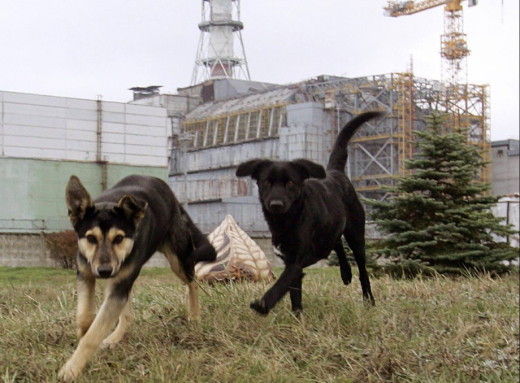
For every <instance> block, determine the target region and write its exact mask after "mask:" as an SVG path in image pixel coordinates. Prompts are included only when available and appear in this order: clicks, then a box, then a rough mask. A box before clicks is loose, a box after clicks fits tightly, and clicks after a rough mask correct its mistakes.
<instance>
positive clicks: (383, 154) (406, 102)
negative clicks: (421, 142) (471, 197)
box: [306, 72, 490, 199]
mask: <svg viewBox="0 0 520 383" xmlns="http://www.w3.org/2000/svg"><path fill="white" fill-rule="evenodd" d="M306 89H307V91H308V92H309V94H310V95H311V96H312V97H313V98H314V99H315V100H316V101H321V102H323V104H324V106H325V107H326V108H327V107H328V108H329V109H330V111H331V113H335V114H336V116H337V117H336V120H337V121H338V129H339V127H340V126H341V125H342V124H343V121H344V120H345V119H346V118H348V117H351V116H352V115H356V114H359V113H361V112H363V111H365V110H371V109H380V110H385V111H387V113H388V114H387V116H386V118H384V119H381V120H376V121H375V122H372V123H368V124H367V125H368V126H366V127H364V128H363V129H362V130H361V131H360V132H359V133H358V134H357V135H356V136H355V137H354V138H353V139H352V141H351V145H350V146H351V147H350V148H349V164H348V165H349V168H348V171H349V172H350V176H351V179H352V181H353V183H354V185H355V186H356V189H357V190H358V192H360V193H361V194H362V195H363V196H364V197H368V198H375V199H382V198H385V194H386V193H385V189H384V187H385V186H390V185H393V184H394V182H395V179H396V177H402V176H405V175H406V174H407V172H408V171H407V170H406V169H405V166H404V164H405V161H406V160H408V159H410V158H412V157H413V151H414V135H413V132H414V130H422V129H424V127H425V126H426V123H425V116H426V115H429V114H432V113H441V114H446V115H447V116H448V118H447V122H446V127H445V129H446V131H448V130H451V129H453V127H461V128H467V131H468V142H469V143H471V144H478V145H479V147H480V148H481V150H482V153H483V156H484V159H486V160H487V159H488V158H489V153H490V139H489V112H488V108H489V107H488V95H487V86H485V85H464V86H462V85H459V86H458V87H454V86H452V85H449V86H444V85H443V84H442V83H440V82H438V81H432V80H426V79H421V78H416V77H414V76H413V74H412V73H408V72H407V73H392V74H388V75H378V76H369V77H362V78H355V79H334V80H327V81H321V82H315V83H309V84H307V85H306ZM453 92H458V93H457V94H455V95H454V94H453ZM453 119H457V121H453ZM481 179H482V181H484V182H489V168H487V167H486V168H484V169H482V173H481Z"/></svg>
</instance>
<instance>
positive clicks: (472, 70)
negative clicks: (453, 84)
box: [0, 0, 519, 140]
mask: <svg viewBox="0 0 520 383" xmlns="http://www.w3.org/2000/svg"><path fill="white" fill-rule="evenodd" d="M463 4H464V27H465V32H466V34H467V40H468V47H469V49H470V50H471V54H470V56H469V59H468V80H469V82H470V83H473V84H489V85H490V93H491V103H490V104H491V105H490V106H491V108H490V111H491V135H492V137H491V138H492V140H502V139H507V138H518V136H519V132H518V131H519V1H518V0H479V2H478V5H477V6H475V7H471V8H467V2H464V3H463ZM384 5H386V1H385V0H368V1H367V0H358V1H345V0H321V1H318V0H314V1H313V0H306V1H303V0H282V1H280V0H255V1H254V0H243V1H242V2H241V20H242V22H243V23H244V30H243V31H242V37H243V41H244V44H245V50H246V55H247V59H248V62H249V69H250V73H251V79H252V80H256V81H265V82H271V83H280V84H287V83H293V82H299V81H302V80H306V79H309V78H312V77H315V76H318V75H321V74H330V75H341V76H346V77H358V76H365V75H374V74H386V73H391V72H402V71H405V70H406V69H407V68H408V67H409V66H410V57H413V68H414V74H415V75H416V76H419V77H425V78H428V79H434V80H440V76H441V75H440V73H441V59H440V53H439V52H440V35H441V34H442V32H443V9H442V7H437V8H435V9H430V10H427V11H423V12H421V13H418V14H415V15H411V16H402V17H399V18H390V17H385V16H384V15H383V9H382V8H383V6H384ZM200 21H201V1H197V0H88V1H87V0H68V1H66V0H45V1H42V0H16V1H4V2H2V7H1V9H0V90H3V91H14V92H24V93H37V94H47V95H56V96H63V97H78V98H88V99H95V98H96V97H97V96H98V95H101V96H102V98H103V100H108V101H120V102H126V101H129V100H130V99H131V98H132V93H131V92H130V91H129V90H128V88H130V87H133V86H148V85H163V88H162V92H172V93H175V92H176V90H177V88H180V87H185V86H188V85H190V81H191V76H192V71H193V66H194V60H195V54H196V50H197V45H198V39H199V35H200V31H199V29H198V23H199V22H200Z"/></svg>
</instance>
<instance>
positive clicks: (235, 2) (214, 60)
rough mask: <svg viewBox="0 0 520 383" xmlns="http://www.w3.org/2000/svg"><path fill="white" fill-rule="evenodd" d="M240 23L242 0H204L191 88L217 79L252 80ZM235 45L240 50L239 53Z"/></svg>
mask: <svg viewBox="0 0 520 383" xmlns="http://www.w3.org/2000/svg"><path fill="white" fill-rule="evenodd" d="M243 28H244V24H243V23H242V22H241V21H240V0H203V1H202V21H201V22H200V24H199V29H200V38H199V46H198V49H197V57H196V58H195V67H194V68H193V75H192V79H191V85H195V84H198V83H201V82H204V81H206V80H210V79H217V78H237V79H244V80H250V79H251V78H250V76H249V68H248V66H247V60H246V54H245V50H244V43H243V41H242V34H241V31H242V29H243ZM235 43H238V45H239V48H240V51H239V53H238V54H237V52H235V45H236V44H235Z"/></svg>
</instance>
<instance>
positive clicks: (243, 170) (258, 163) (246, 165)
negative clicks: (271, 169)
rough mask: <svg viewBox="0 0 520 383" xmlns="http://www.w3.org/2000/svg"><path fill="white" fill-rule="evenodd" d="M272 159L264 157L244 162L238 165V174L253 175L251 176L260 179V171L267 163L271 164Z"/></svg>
mask: <svg viewBox="0 0 520 383" xmlns="http://www.w3.org/2000/svg"><path fill="white" fill-rule="evenodd" d="M271 163H272V161H270V160H264V159H260V158H257V159H254V160H249V161H246V162H242V163H241V164H240V165H238V168H237V171H236V176H237V177H246V176H251V178H253V179H255V180H258V175H259V173H260V171H261V170H262V169H263V168H264V167H265V166H267V165H269V164H271Z"/></svg>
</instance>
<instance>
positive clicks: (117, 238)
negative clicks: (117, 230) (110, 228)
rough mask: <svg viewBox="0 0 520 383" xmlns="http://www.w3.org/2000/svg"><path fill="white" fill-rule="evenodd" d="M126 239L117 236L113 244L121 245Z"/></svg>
mask: <svg viewBox="0 0 520 383" xmlns="http://www.w3.org/2000/svg"><path fill="white" fill-rule="evenodd" d="M123 239H124V237H123V236H122V235H116V237H115V238H114V240H113V241H112V243H113V244H114V245H119V244H120V243H121V242H123Z"/></svg>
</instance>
